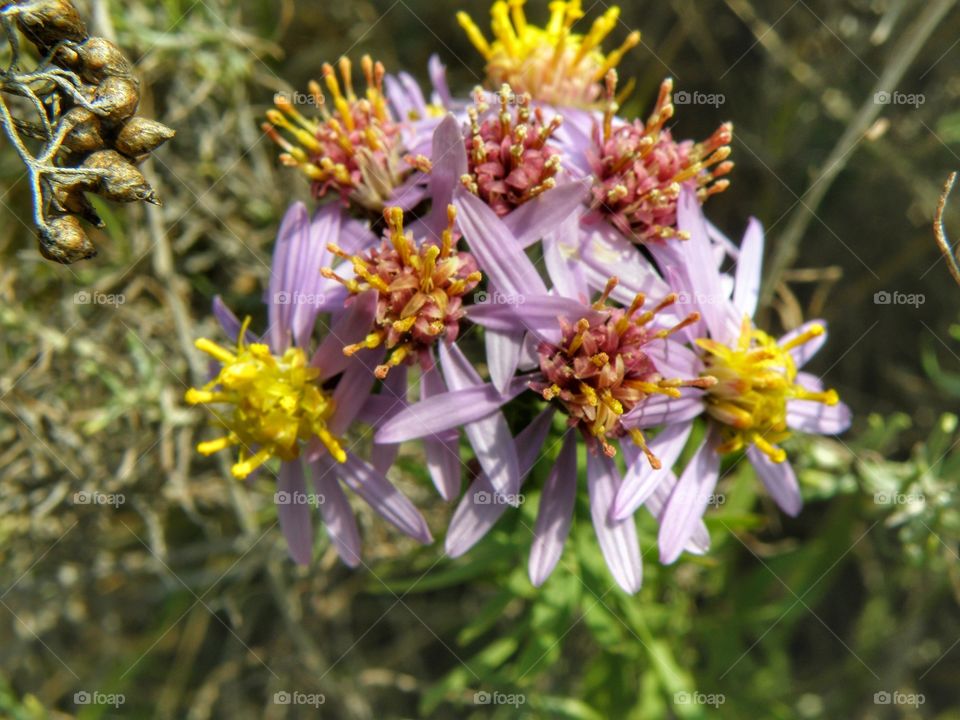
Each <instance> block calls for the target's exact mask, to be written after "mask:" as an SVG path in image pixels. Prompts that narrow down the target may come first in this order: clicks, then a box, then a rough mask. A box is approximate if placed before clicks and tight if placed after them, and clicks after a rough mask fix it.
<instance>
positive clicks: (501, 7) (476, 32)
mask: <svg viewBox="0 0 960 720" xmlns="http://www.w3.org/2000/svg"><path fill="white" fill-rule="evenodd" d="M524 5H525V0H509V1H508V2H505V1H504V0H498V2H495V3H494V4H493V6H492V7H491V9H490V15H491V23H490V25H491V30H492V32H493V40H492V41H488V40H487V39H486V37H484V34H483V32H482V31H481V30H480V28H478V27H477V25H476V23H474V22H473V20H472V19H471V18H470V16H469V15H467V14H466V13H464V12H459V13H457V21H458V22H459V23H460V25H461V27H463V29H464V30H465V31H466V33H467V37H468V38H469V40H470V42H471V43H473V45H474V46H475V47H476V48H477V50H478V51H479V52H480V54H481V55H483V57H484V58H485V59H486V61H487V67H486V71H487V79H488V81H489V82H490V84H491V85H493V86H494V87H497V86H499V85H501V84H503V83H507V84H509V85H510V86H511V87H513V88H514V90H516V91H517V92H528V93H530V94H531V95H533V97H534V98H536V99H537V100H538V101H542V102H546V103H550V104H552V105H559V106H571V107H583V108H592V107H596V106H597V104H598V102H599V101H600V100H602V94H603V84H602V81H603V79H604V76H605V75H606V74H607V72H608V71H609V70H611V69H612V68H614V67H616V66H617V65H618V64H619V63H620V61H621V60H622V59H623V56H624V55H625V54H626V53H627V52H628V51H629V50H630V49H632V48H634V47H636V46H637V45H638V44H639V43H640V33H639V32H637V31H634V32H631V33H630V34H629V35H627V37H626V39H625V40H624V41H623V42H622V43H621V45H620V46H619V47H618V48H617V49H616V50H613V51H612V52H609V53H604V51H603V49H602V44H603V41H604V40H605V39H606V38H607V36H608V35H610V34H611V33H612V32H613V31H614V30H615V29H616V28H617V25H618V24H619V20H620V8H619V7H610V8H607V10H606V12H604V13H603V15H601V16H600V17H598V18H597V19H596V20H594V22H593V24H592V25H591V26H590V28H589V30H588V31H587V32H586V33H584V34H580V33H576V32H573V28H574V25H575V24H576V23H577V22H578V21H579V20H580V19H581V18H582V17H583V15H584V12H583V7H582V4H581V2H580V0H556V1H555V2H551V3H550V5H549V7H550V18H549V20H548V21H547V24H546V25H545V26H544V27H538V26H536V25H531V24H530V23H528V22H527V17H526V13H524V10H523V6H524Z"/></svg>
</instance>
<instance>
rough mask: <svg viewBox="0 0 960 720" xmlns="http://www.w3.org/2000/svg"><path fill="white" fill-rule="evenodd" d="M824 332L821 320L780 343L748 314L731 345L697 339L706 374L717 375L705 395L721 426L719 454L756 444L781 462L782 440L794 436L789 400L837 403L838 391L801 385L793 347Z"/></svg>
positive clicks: (782, 454)
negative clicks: (788, 413)
mask: <svg viewBox="0 0 960 720" xmlns="http://www.w3.org/2000/svg"><path fill="white" fill-rule="evenodd" d="M824 332H825V329H824V327H823V326H822V325H812V326H811V327H810V328H809V329H808V330H807V331H806V332H804V333H801V334H800V335H798V336H797V337H795V338H794V339H792V340H791V341H789V342H787V343H784V344H782V345H778V344H777V342H776V341H775V340H774V339H773V338H771V337H770V336H769V335H767V334H766V333H765V332H763V331H762V330H758V329H756V328H755V327H754V326H753V323H752V322H751V321H750V319H749V318H746V317H745V318H744V319H743V324H742V325H741V329H740V337H739V338H738V340H737V343H736V345H735V346H733V347H731V346H728V345H723V344H721V343H719V342H716V341H714V340H708V339H700V340H697V341H696V342H697V345H698V346H699V347H700V348H702V349H703V350H704V351H705V356H704V365H705V369H704V374H709V375H711V376H713V377H715V378H716V379H717V383H716V385H714V386H712V387H711V388H709V389H708V390H707V394H706V399H707V413H708V414H709V415H710V417H712V418H713V419H714V420H716V421H718V422H719V423H721V424H722V425H723V437H724V441H723V443H722V444H721V446H720V447H719V448H718V451H719V452H720V453H730V452H736V451H738V450H741V449H744V448H746V447H748V446H750V445H753V446H755V447H756V448H757V449H758V450H760V451H761V452H763V453H764V454H765V455H766V456H767V457H769V458H770V459H771V460H772V461H773V462H777V463H780V462H783V461H784V460H786V459H787V454H786V452H784V450H783V449H782V448H780V447H779V443H781V442H783V441H784V440H786V439H787V438H788V437H789V436H790V431H789V430H788V429H787V402H788V401H790V400H812V401H814V402H820V403H823V404H824V405H836V404H837V403H838V402H839V398H838V396H837V392H836V390H825V391H822V392H816V391H813V390H809V389H808V388H805V387H803V386H802V385H799V384H798V383H797V366H796V363H795V362H794V360H793V357H792V356H791V355H790V352H789V351H790V350H791V349H793V348H795V347H799V346H801V345H804V344H806V343H808V342H809V341H811V340H813V339H814V338H816V337H819V336H820V335H823V333H824Z"/></svg>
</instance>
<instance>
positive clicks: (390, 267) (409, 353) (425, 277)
mask: <svg viewBox="0 0 960 720" xmlns="http://www.w3.org/2000/svg"><path fill="white" fill-rule="evenodd" d="M384 219H385V220H386V223H387V231H386V233H385V238H384V240H383V241H382V242H381V243H380V246H379V247H377V248H374V249H372V250H368V251H367V252H365V253H363V254H359V255H350V254H349V253H347V252H346V251H344V250H343V249H342V248H340V247H339V246H338V245H336V244H334V243H330V244H329V245H328V247H329V249H330V251H331V252H332V253H334V254H335V255H336V256H337V257H340V258H343V259H344V260H347V261H349V262H350V263H351V265H352V266H353V270H354V273H355V274H356V276H357V277H356V278H353V279H346V278H343V277H341V276H339V275H337V274H336V273H335V272H334V271H333V270H332V269H331V268H322V269H321V271H320V272H321V273H322V274H323V276H324V277H326V278H329V279H331V280H336V281H337V282H339V283H340V284H342V285H343V286H344V287H346V288H347V290H348V291H349V292H350V294H351V295H356V294H358V293H362V292H365V291H367V290H371V289H372V290H376V291H377V296H378V298H377V313H376V324H375V327H374V329H373V330H372V331H371V333H370V334H369V335H367V337H366V338H365V339H364V340H363V341H361V342H359V343H356V344H354V345H348V346H347V347H345V348H344V349H343V352H344V354H345V355H348V356H352V355H355V354H356V353H358V352H359V351H361V350H364V349H372V348H377V347H380V346H381V345H383V346H384V347H386V348H387V349H388V350H389V351H390V354H389V355H388V356H387V360H386V362H384V363H383V364H381V365H378V366H377V368H376V370H375V371H374V374H375V375H376V376H377V377H378V378H380V379H381V380H382V379H383V378H385V377H386V376H387V374H388V373H389V372H390V369H391V368H393V367H397V366H398V365H401V364H403V363H405V362H412V361H413V360H414V359H416V358H419V357H421V356H422V355H423V353H426V352H429V350H430V348H432V347H433V345H435V344H436V342H437V340H438V339H439V338H440V337H444V338H445V339H446V340H447V342H453V341H454V340H456V339H457V336H458V335H459V333H460V320H461V319H462V318H463V317H464V314H465V313H464V310H463V296H464V295H466V294H467V293H469V292H470V291H472V290H473V289H474V288H475V287H476V286H477V285H478V284H479V282H480V280H481V277H482V276H481V274H480V272H479V270H477V263H476V260H474V258H473V256H472V255H470V254H469V253H466V252H458V251H457V250H456V248H455V245H456V243H455V242H454V237H453V227H454V222H455V220H456V210H455V209H454V207H453V206H452V205H451V206H449V207H448V209H447V228H446V229H445V230H444V231H443V233H442V234H441V238H440V244H439V245H437V244H435V243H430V242H426V241H424V242H421V243H420V244H419V245H418V244H417V243H416V242H415V241H414V239H413V236H412V235H411V234H409V233H408V232H406V231H405V230H404V226H403V210H401V209H400V208H397V207H390V208H387V209H386V210H385V211H384Z"/></svg>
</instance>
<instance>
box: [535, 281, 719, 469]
mask: <svg viewBox="0 0 960 720" xmlns="http://www.w3.org/2000/svg"><path fill="white" fill-rule="evenodd" d="M616 286H617V279H616V278H610V280H609V281H608V283H607V285H606V287H605V288H604V292H603V293H602V294H601V296H600V298H599V300H598V301H597V302H595V303H594V304H593V306H592V309H593V310H594V311H595V314H592V315H590V316H588V317H583V318H580V319H579V320H577V321H576V322H575V323H572V324H571V323H565V322H563V321H561V325H562V328H563V337H562V339H561V341H560V343H559V344H558V345H552V344H549V343H541V345H540V347H539V348H538V352H539V355H540V370H541V372H542V373H543V375H544V381H543V382H542V383H534V384H532V387H533V389H534V390H536V391H537V392H539V393H540V394H541V395H542V396H543V398H544V399H545V400H548V401H552V400H557V401H558V402H559V403H560V404H561V406H562V407H563V409H564V410H565V411H566V413H567V415H568V416H569V423H570V425H571V426H577V427H579V428H580V430H581V432H582V433H583V434H584V436H585V437H586V438H587V440H588V442H589V443H591V444H592V446H593V447H599V448H600V449H601V450H602V451H603V452H604V453H605V454H607V455H610V456H613V455H615V454H616V450H615V449H614V447H613V445H611V444H610V442H609V439H610V438H620V437H623V436H625V435H629V436H630V437H631V439H632V440H633V441H634V443H635V444H636V445H637V446H638V447H640V449H641V450H642V451H643V452H644V454H645V455H646V456H647V457H648V459H649V460H650V463H651V465H652V466H653V467H659V461H658V460H657V459H656V457H654V455H653V453H652V452H650V450H649V448H648V447H647V445H646V441H645V439H644V437H643V433H642V432H640V431H639V430H635V429H627V428H625V427H624V426H623V425H622V423H621V422H620V418H621V417H622V416H623V415H625V414H627V413H629V412H630V411H631V410H633V409H634V408H635V407H637V406H638V405H639V404H640V403H641V402H643V401H644V400H645V399H647V398H648V397H650V396H651V395H666V396H668V397H679V396H680V391H681V388H684V387H693V388H700V389H703V388H706V387H708V386H709V385H710V384H711V383H712V382H715V380H714V379H713V378H711V377H699V378H687V379H681V378H665V377H663V376H662V375H661V374H660V373H659V372H658V370H657V368H656V366H655V364H654V362H653V360H652V359H651V358H650V356H649V355H648V354H647V352H646V350H645V346H646V345H647V343H649V342H652V341H655V340H657V339H660V338H663V337H666V335H669V334H671V333H672V332H675V331H676V329H678V328H679V327H681V326H685V325H686V324H688V321H689V322H696V320H698V319H699V316H698V315H696V314H695V313H693V314H691V315H690V316H688V318H687V319H685V320H684V321H682V322H681V323H679V324H678V325H677V326H676V327H675V328H673V329H671V330H667V331H661V330H655V329H653V328H651V327H649V325H650V324H651V322H652V321H653V320H654V319H655V318H656V317H657V315H658V314H659V313H661V312H662V311H663V310H665V309H666V308H668V307H670V306H671V305H673V304H674V303H675V302H676V300H677V297H676V295H668V296H667V297H666V298H664V300H663V301H661V302H660V303H658V304H656V305H655V306H653V307H652V308H650V309H649V310H646V311H644V310H643V307H644V305H645V304H646V298H645V297H644V295H643V294H642V293H641V294H638V295H637V296H635V298H634V300H633V302H632V303H631V304H630V307H629V308H626V309H624V308H616V307H611V306H609V305H607V300H608V299H609V296H610V294H611V293H612V292H613V290H614V289H615V288H616ZM598 315H599V316H598Z"/></svg>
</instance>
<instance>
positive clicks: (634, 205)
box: [591, 72, 733, 243]
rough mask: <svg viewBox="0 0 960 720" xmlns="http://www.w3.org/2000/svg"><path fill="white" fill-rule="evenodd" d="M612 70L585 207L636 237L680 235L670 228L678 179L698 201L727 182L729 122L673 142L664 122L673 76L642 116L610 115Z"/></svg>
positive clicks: (670, 110)
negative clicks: (706, 133) (643, 118)
mask: <svg viewBox="0 0 960 720" xmlns="http://www.w3.org/2000/svg"><path fill="white" fill-rule="evenodd" d="M615 93H616V75H615V73H612V72H611V73H610V74H609V75H608V80H607V94H608V97H609V104H608V107H607V110H606V113H605V115H604V119H603V122H602V124H600V125H598V126H597V128H596V129H595V131H594V150H593V153H592V154H591V166H592V170H593V172H594V176H595V177H596V183H595V185H594V187H593V189H592V193H593V202H592V204H591V208H592V210H593V212H594V217H605V218H607V219H608V220H609V221H610V222H612V223H613V224H614V225H615V226H616V227H617V229H618V230H620V231H621V232H622V233H623V234H624V235H625V236H626V237H628V238H632V239H633V240H634V241H635V242H637V243H649V242H659V241H665V240H671V239H679V240H684V239H686V238H687V236H686V235H685V233H682V232H680V231H678V230H677V229H676V224H677V202H678V200H679V197H680V191H681V189H682V187H683V185H684V184H692V185H693V186H694V187H695V188H696V192H697V197H698V199H699V200H700V202H701V203H703V202H705V201H706V199H707V198H708V197H710V196H711V195H716V194H717V193H720V192H723V191H724V190H726V189H727V187H728V186H729V181H728V180H727V179H725V178H724V176H725V175H727V174H728V173H729V172H730V171H731V170H732V169H733V163H732V162H731V161H730V160H728V158H729V157H730V142H731V141H732V139H733V126H732V125H731V124H730V123H724V124H723V125H721V126H720V127H719V128H718V129H717V130H716V131H715V132H714V133H713V134H712V135H711V136H710V137H709V138H707V139H706V140H704V141H703V142H700V143H694V142H693V141H690V140H684V141H682V142H676V141H675V140H674V139H673V137H672V135H671V133H670V130H668V129H666V128H665V124H666V122H667V121H668V120H670V118H672V117H673V114H674V106H673V100H672V93H673V81H672V80H671V79H669V78H667V79H666V80H664V81H663V83H662V84H661V86H660V94H659V96H658V98H657V103H656V106H655V107H654V110H653V112H652V113H651V115H650V117H649V118H648V120H647V121H646V122H643V121H641V120H636V121H634V122H632V123H627V122H623V121H621V120H619V119H618V118H617V117H616V112H617V109H618V108H619V105H618V103H617V101H616V99H615Z"/></svg>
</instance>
